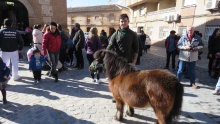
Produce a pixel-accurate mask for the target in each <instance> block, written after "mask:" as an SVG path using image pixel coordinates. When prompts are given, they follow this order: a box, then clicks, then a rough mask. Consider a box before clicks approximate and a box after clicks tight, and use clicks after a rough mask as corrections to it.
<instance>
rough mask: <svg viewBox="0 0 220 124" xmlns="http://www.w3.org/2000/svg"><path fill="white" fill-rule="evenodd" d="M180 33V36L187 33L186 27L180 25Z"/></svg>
mask: <svg viewBox="0 0 220 124" xmlns="http://www.w3.org/2000/svg"><path fill="white" fill-rule="evenodd" d="M178 34H179V35H180V36H183V35H186V27H179V31H178Z"/></svg>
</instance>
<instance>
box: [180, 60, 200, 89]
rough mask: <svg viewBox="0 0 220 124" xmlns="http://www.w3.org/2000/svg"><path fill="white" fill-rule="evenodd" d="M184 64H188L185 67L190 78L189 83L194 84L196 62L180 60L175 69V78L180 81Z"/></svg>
mask: <svg viewBox="0 0 220 124" xmlns="http://www.w3.org/2000/svg"><path fill="white" fill-rule="evenodd" d="M186 65H187V66H188V68H187V72H188V75H189V78H190V85H192V84H195V79H196V74H195V68H196V62H195V61H194V62H185V61H182V60H180V62H179V69H178V71H177V78H178V79H179V81H181V79H182V73H183V70H184V68H185V67H186Z"/></svg>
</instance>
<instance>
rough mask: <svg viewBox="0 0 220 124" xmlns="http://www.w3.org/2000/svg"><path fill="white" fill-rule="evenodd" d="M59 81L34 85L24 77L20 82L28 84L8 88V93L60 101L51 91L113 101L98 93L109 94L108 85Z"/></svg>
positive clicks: (71, 80)
mask: <svg viewBox="0 0 220 124" xmlns="http://www.w3.org/2000/svg"><path fill="white" fill-rule="evenodd" d="M59 80H60V81H59V82H58V83H54V79H53V78H49V77H46V79H44V80H42V83H40V84H37V85H34V84H33V83H32V82H33V78H30V77H22V80H19V81H18V82H21V83H26V84H24V85H18V84H16V85H13V86H9V87H8V88H7V91H12V92H18V93H25V94H33V95H36V96H43V97H45V98H48V99H51V100H56V99H59V97H57V96H53V95H51V94H50V92H51V91H52V92H55V93H59V94H63V95H69V96H76V97H80V98H92V97H100V98H106V99H112V97H111V96H110V95H103V94H101V93H98V91H105V92H109V90H108V85H107V84H106V83H101V84H97V83H96V84H95V83H86V82H80V81H78V80H77V79H70V78H67V79H62V78H60V79H59ZM9 84H10V83H9Z"/></svg>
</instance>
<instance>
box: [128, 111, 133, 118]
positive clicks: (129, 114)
mask: <svg viewBox="0 0 220 124" xmlns="http://www.w3.org/2000/svg"><path fill="white" fill-rule="evenodd" d="M126 115H127V116H130V117H132V116H134V112H130V111H126Z"/></svg>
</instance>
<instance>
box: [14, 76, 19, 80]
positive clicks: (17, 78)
mask: <svg viewBox="0 0 220 124" xmlns="http://www.w3.org/2000/svg"><path fill="white" fill-rule="evenodd" d="M20 79H21V77H20V76H18V77H16V78H13V80H14V81H18V80H20Z"/></svg>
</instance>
